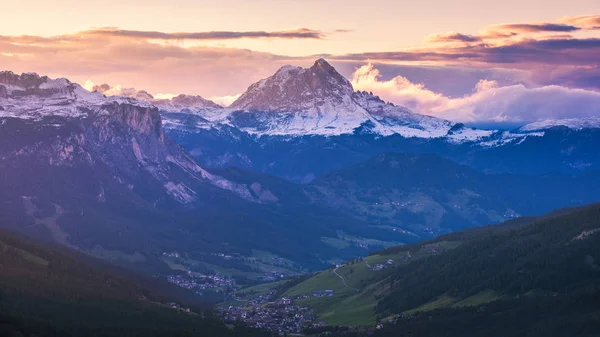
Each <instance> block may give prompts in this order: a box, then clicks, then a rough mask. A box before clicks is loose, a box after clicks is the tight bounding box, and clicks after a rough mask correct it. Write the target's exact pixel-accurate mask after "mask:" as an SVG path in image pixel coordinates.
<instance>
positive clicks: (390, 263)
mask: <svg viewBox="0 0 600 337" xmlns="http://www.w3.org/2000/svg"><path fill="white" fill-rule="evenodd" d="M365 262H366V261H365ZM366 265H367V268H369V269H371V270H383V269H386V268H388V267H391V266H393V265H394V260H392V259H389V260H387V261H386V262H385V264H382V263H378V264H376V265H374V266H371V265H370V264H369V263H368V262H366Z"/></svg>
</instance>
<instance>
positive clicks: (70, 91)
mask: <svg viewBox="0 0 600 337" xmlns="http://www.w3.org/2000/svg"><path fill="white" fill-rule="evenodd" d="M114 101H116V102H119V103H132V102H135V100H133V99H129V98H123V97H111V98H107V97H105V96H104V95H103V94H101V93H99V92H89V91H88V90H86V89H84V88H83V87H82V86H80V85H79V84H77V83H73V82H71V81H69V80H68V79H66V78H58V79H52V78H49V77H48V76H40V75H38V74H36V73H23V74H21V75H18V74H15V73H13V72H11V71H3V72H0V117H14V118H23V119H39V118H42V117H45V116H62V117H85V116H87V115H88V114H89V113H91V112H93V113H103V109H102V105H104V104H107V103H110V102H114ZM140 105H144V104H140ZM145 105H148V104H145ZM104 113H105V112H104Z"/></svg>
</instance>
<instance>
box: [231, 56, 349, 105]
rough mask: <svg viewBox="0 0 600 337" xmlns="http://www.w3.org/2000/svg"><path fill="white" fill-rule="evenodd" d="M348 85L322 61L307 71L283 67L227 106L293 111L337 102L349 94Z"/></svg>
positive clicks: (252, 86)
mask: <svg viewBox="0 0 600 337" xmlns="http://www.w3.org/2000/svg"><path fill="white" fill-rule="evenodd" d="M352 92H353V89H352V85H351V84H350V82H349V81H348V80H347V79H346V78H344V77H343V76H342V75H340V74H339V73H338V72H337V71H336V70H335V68H333V67H332V66H331V65H330V64H329V63H327V61H325V60H324V59H319V60H317V61H315V63H314V64H313V66H312V67H310V68H306V69H305V68H301V67H294V66H289V65H286V66H283V67H282V68H281V69H279V70H278V71H277V72H276V73H275V74H274V75H273V76H271V77H269V78H266V79H264V80H261V81H259V82H257V83H254V84H252V85H251V86H250V87H249V88H248V90H247V91H246V92H245V93H244V94H242V96H240V98H238V99H237V100H236V101H235V102H234V103H233V104H232V105H231V107H232V108H234V109H243V110H254V111H259V110H266V111H297V110H304V109H310V108H317V109H318V108H319V107H321V106H323V105H324V104H326V103H327V102H333V103H335V102H337V103H341V102H343V101H346V100H348V99H349V98H350V96H351V95H352Z"/></svg>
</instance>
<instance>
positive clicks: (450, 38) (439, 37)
mask: <svg viewBox="0 0 600 337" xmlns="http://www.w3.org/2000/svg"><path fill="white" fill-rule="evenodd" d="M427 41H429V42H480V41H481V38H480V37H479V36H474V35H466V34H460V33H446V34H436V35H432V36H429V37H428V38H427Z"/></svg>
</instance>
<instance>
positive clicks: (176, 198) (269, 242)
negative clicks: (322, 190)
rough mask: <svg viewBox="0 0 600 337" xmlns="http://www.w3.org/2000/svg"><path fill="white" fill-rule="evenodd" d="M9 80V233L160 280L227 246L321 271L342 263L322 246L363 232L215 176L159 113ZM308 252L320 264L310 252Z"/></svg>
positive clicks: (3, 191) (4, 162) (4, 181)
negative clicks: (178, 255) (183, 258)
mask: <svg viewBox="0 0 600 337" xmlns="http://www.w3.org/2000/svg"><path fill="white" fill-rule="evenodd" d="M4 76H5V77H4V80H5V82H9V83H12V84H2V85H3V86H5V87H6V89H7V93H8V98H7V99H2V101H1V102H2V106H3V107H5V108H6V110H5V111H0V144H2V146H0V172H2V174H0V214H1V215H2V220H3V221H2V223H0V226H2V227H9V228H10V229H12V230H15V231H19V232H21V233H24V234H27V235H32V236H36V237H37V238H38V239H43V240H52V241H55V242H58V243H61V244H64V245H67V246H69V247H71V248H73V249H78V250H82V251H84V252H86V253H89V254H92V255H96V256H98V257H101V258H110V259H115V260H118V262H119V263H125V264H137V263H147V264H148V265H145V266H144V267H145V268H146V267H147V268H149V269H150V270H152V273H153V274H154V273H156V271H157V270H164V269H161V268H164V263H163V262H162V261H161V256H162V253H163V252H165V251H181V252H186V253H189V254H191V255H195V256H198V257H201V256H206V255H207V253H209V254H210V253H215V252H219V251H222V249H223V243H227V246H228V249H229V248H231V249H233V251H240V252H247V251H250V250H251V249H261V250H269V251H271V252H273V253H274V254H277V255H280V256H289V258H290V260H293V261H297V262H298V263H299V264H301V265H303V266H312V267H311V268H315V267H320V266H321V264H322V258H323V256H326V257H327V258H328V259H329V258H335V257H339V256H340V255H339V251H338V250H337V249H334V248H331V247H329V246H328V245H326V244H325V243H323V242H322V241H321V238H322V237H331V236H334V235H335V233H336V230H338V229H339V230H344V232H346V233H352V231H351V230H350V229H351V228H354V229H357V228H362V223H360V224H359V222H358V221H355V220H353V219H347V218H343V217H342V218H340V217H336V216H335V215H332V214H331V213H332V212H331V211H330V210H328V209H325V208H322V207H318V206H313V205H310V204H308V203H307V202H304V203H302V204H297V203H296V201H294V200H293V199H296V197H294V198H292V199H289V198H287V197H286V194H285V190H271V189H270V188H268V187H266V186H263V185H262V183H257V182H258V181H261V178H260V177H249V178H247V179H244V180H243V181H239V182H237V181H234V180H233V179H232V178H225V177H224V174H223V173H219V174H216V173H213V172H209V171H208V170H206V169H204V168H203V167H202V166H201V165H199V164H198V162H197V161H196V159H195V158H193V157H192V155H190V154H189V153H188V152H187V151H185V150H184V149H183V148H182V147H181V146H179V145H178V144H177V143H176V142H175V141H173V140H172V139H171V138H170V137H169V136H167V135H166V134H165V132H164V131H163V127H162V120H161V115H160V110H159V109H158V108H157V107H155V106H153V105H151V104H148V103H146V102H142V101H138V100H135V99H132V98H122V97H105V96H104V95H103V94H101V93H98V92H96V93H90V92H88V91H86V90H84V89H83V88H81V87H80V86H79V85H77V84H74V83H71V82H68V81H66V80H65V81H59V80H51V79H42V77H39V76H33V75H31V76H29V75H27V76H21V75H19V76H6V74H4ZM32 76H33V77H32ZM36 79H38V80H36ZM39 79H42V80H39ZM49 84H56V85H55V86H54V85H53V86H50V85H49ZM63 85H64V86H63ZM53 88H57V90H56V91H52V92H44V91H39V90H54V89H53ZM61 88H72V90H71V91H64V90H62V89H61ZM21 93H25V94H21ZM180 99H182V100H183V101H186V100H187V99H188V97H180ZM189 99H190V100H191V103H194V102H200V101H199V100H197V99H194V98H189ZM176 101H177V100H176ZM184 103H185V102H184ZM182 114H183V115H190V116H196V114H191V113H182ZM242 176H244V177H246V173H243V174H242ZM297 197H298V198H301V199H302V200H305V197H303V194H301V193H300V192H298V194H297ZM282 200H283V201H286V202H288V201H289V202H290V203H291V204H289V206H288V204H284V203H283V201H282ZM324 223H326V225H323V224H324ZM280 224H285V225H284V226H282V225H280ZM346 227H348V228H346ZM273 238H275V240H274V239H273ZM273 241H276V242H275V243H274V242H273ZM307 244H308V245H310V246H311V247H314V248H315V251H318V252H319V255H318V256H317V254H316V253H314V254H313V253H306V252H307V250H306V245H307ZM358 249H359V248H356V249H355V250H352V249H349V250H346V251H344V254H345V255H343V256H342V258H347V257H350V256H354V255H356V254H357V251H356V250H358ZM191 255H190V256H191ZM140 256H142V258H140ZM139 261H145V262H139Z"/></svg>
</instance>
